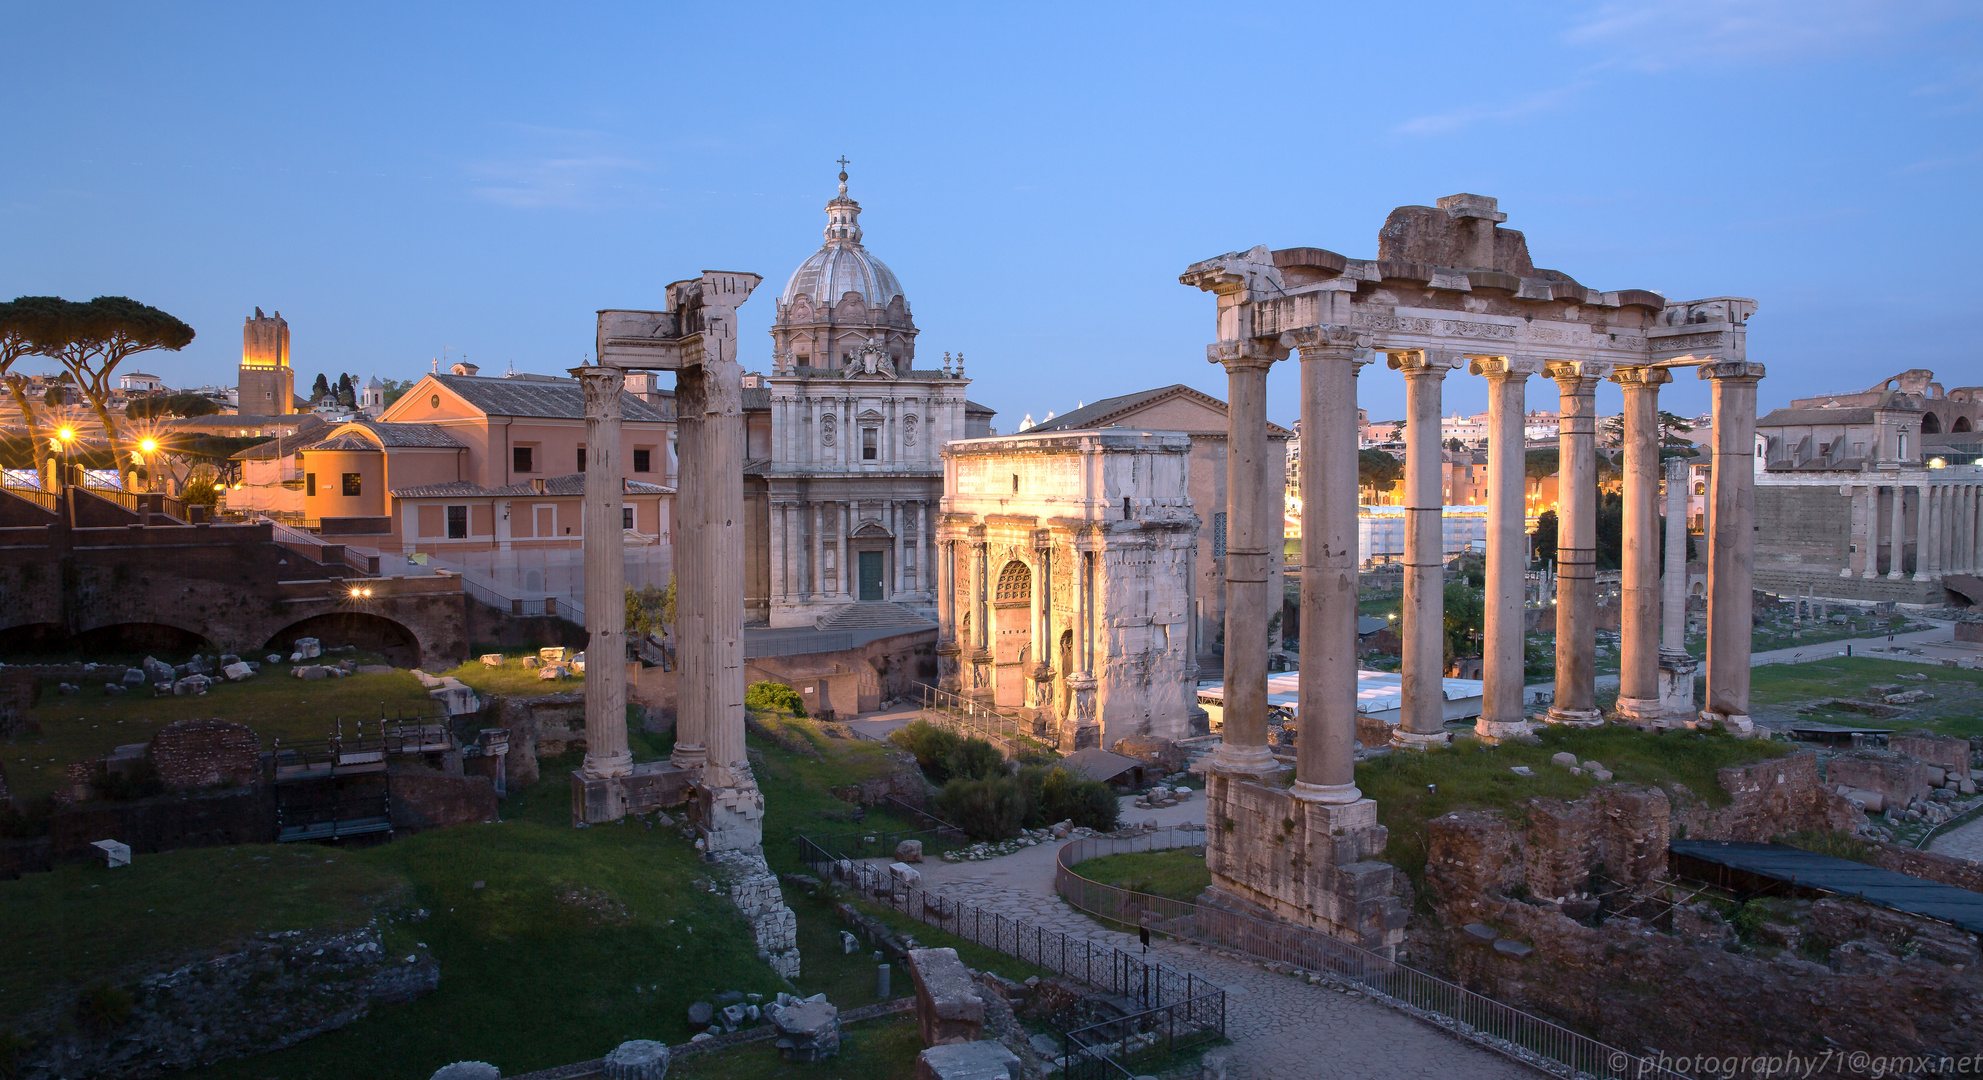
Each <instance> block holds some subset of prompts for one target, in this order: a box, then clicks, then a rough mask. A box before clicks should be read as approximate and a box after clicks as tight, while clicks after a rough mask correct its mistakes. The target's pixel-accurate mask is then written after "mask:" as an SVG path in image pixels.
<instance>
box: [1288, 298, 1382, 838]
mask: <svg viewBox="0 0 1983 1080" xmlns="http://www.w3.org/2000/svg"><path fill="white" fill-rule="evenodd" d="M1297 344H1298V345H1299V347H1300V349H1301V433H1302V446H1301V461H1300V463H1299V465H1298V468H1299V477H1298V483H1299V484H1300V490H1301V514H1302V526H1301V628H1300V629H1301V690H1300V701H1299V705H1298V708H1299V710H1300V716H1299V726H1298V730H1299V738H1298V739H1297V741H1296V751H1295V752H1296V761H1295V783H1294V789H1293V792H1292V794H1293V795H1294V797H1295V798H1297V799H1301V800H1304V801H1306V802H1316V803H1331V804H1341V803H1352V802H1355V801H1357V800H1358V799H1360V798H1362V797H1363V793H1362V792H1360V791H1358V790H1357V786H1356V575H1357V566H1356V554H1357V550H1356V524H1357V456H1356V397H1357V369H1358V368H1359V367H1361V366H1362V365H1363V364H1365V363H1368V362H1369V361H1368V360H1367V359H1361V358H1359V354H1358V351H1357V349H1356V339H1355V337H1354V336H1353V335H1352V334H1350V333H1349V332H1348V330H1347V328H1341V327H1324V328H1321V329H1319V330H1318V331H1316V332H1313V333H1308V334H1302V335H1300V336H1299V339H1298V340H1297Z"/></svg>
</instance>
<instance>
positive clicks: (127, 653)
mask: <svg viewBox="0 0 1983 1080" xmlns="http://www.w3.org/2000/svg"><path fill="white" fill-rule="evenodd" d="M213 651H214V647H213V643H212V642H210V641H208V640H207V639H206V638H204V637H202V636H200V635H199V634H196V633H194V632H193V631H191V630H187V629H184V628H182V627H177V626H169V625H167V624H164V623H112V624H111V625H109V626H98V627H94V628H92V629H89V630H85V631H83V632H82V633H80V634H71V633H69V630H68V628H67V627H65V626H62V625H60V624H58V623H28V624H26V625H23V626H10V627H8V628H7V629H5V630H0V656H5V657H6V658H7V659H8V660H10V661H12V662H15V663H21V662H23V661H26V662H33V661H34V660H36V659H46V660H49V661H58V662H59V661H64V660H69V659H82V660H95V661H113V662H114V661H118V660H124V661H129V662H131V663H133V664H135V663H136V662H137V661H138V660H140V659H143V658H144V657H145V656H146V655H152V654H155V655H157V656H158V657H159V659H161V660H171V661H172V662H175V663H183V662H184V661H185V660H186V659H187V658H188V657H190V656H192V655H193V654H194V653H199V652H203V653H208V654H211V653H212V652H213Z"/></svg>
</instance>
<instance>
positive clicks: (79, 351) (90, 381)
mask: <svg viewBox="0 0 1983 1080" xmlns="http://www.w3.org/2000/svg"><path fill="white" fill-rule="evenodd" d="M9 307H10V309H11V311H12V312H13V313H14V314H13V316H12V317H13V318H15V319H17V320H19V325H20V326H21V327H22V328H23V332H24V333H25V334H26V335H27V338H28V342H29V346H30V351H31V352H32V353H33V354H34V355H37V356H46V357H49V358H50V359H53V360H55V361H57V362H58V363H60V364H61V365H62V367H63V368H64V369H66V370H67V371H68V373H69V375H70V377H71V378H73V379H75V382H76V388H77V389H79V390H81V391H82V394H83V397H84V398H86V399H87V400H88V401H89V403H90V407H91V408H92V409H94V410H95V412H96V418H97V420H98V422H100V423H101V424H102V425H103V432H104V435H105V437H106V438H107V439H108V440H109V442H110V451H111V456H112V458H113V459H114V460H116V461H117V462H118V464H119V467H122V465H123V463H124V461H125V459H126V455H125V453H124V451H123V445H122V440H121V439H120V438H119V436H118V433H117V423H116V420H115V418H114V417H112V416H111V414H110V392H111V379H112V378H114V377H115V373H116V371H117V366H118V365H119V364H121V363H123V362H124V361H125V360H126V359H127V358H129V357H131V356H134V355H136V354H138V353H142V352H150V351H152V350H154V349H171V350H175V351H176V350H179V349H183V348H185V347H186V346H187V345H189V344H191V343H192V341H193V328H192V327H190V326H188V325H186V324H185V323H184V322H182V321H180V320H179V319H178V318H176V317H175V316H173V315H171V314H168V313H167V312H164V311H160V310H159V309H157V308H155V307H152V306H151V305H149V304H141V303H139V302H138V301H136V300H132V299H130V298H129V297H124V296H99V297H97V298H96V299H94V300H91V301H88V302H87V303H82V302H78V301H74V300H64V299H62V298H61V297H59V296H23V297H17V298H16V299H15V300H14V302H13V304H12V305H9Z"/></svg>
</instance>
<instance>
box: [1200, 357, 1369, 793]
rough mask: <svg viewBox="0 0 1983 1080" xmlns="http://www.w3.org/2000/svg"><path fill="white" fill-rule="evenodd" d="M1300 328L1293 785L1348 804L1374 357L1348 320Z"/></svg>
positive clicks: (1351, 785)
mask: <svg viewBox="0 0 1983 1080" xmlns="http://www.w3.org/2000/svg"><path fill="white" fill-rule="evenodd" d="M1331 331H1333V332H1331ZM1303 336H1304V337H1305V338H1306V340H1301V341H1299V342H1298V344H1299V345H1300V348H1301V431H1302V446H1301V461H1300V463H1299V465H1298V468H1299V483H1300V490H1301V512H1302V529H1301V627H1300V630H1301V690H1300V700H1299V703H1298V708H1299V710H1300V715H1299V725H1298V736H1297V739H1296V743H1295V747H1296V749H1295V754H1296V761H1295V783H1294V788H1293V790H1292V792H1291V794H1293V796H1294V797H1295V798H1297V799H1300V800H1302V801H1304V802H1314V803H1325V804H1346V803H1353V802H1356V801H1357V800H1358V799H1361V798H1362V797H1363V793H1362V792H1361V791H1359V790H1357V786H1356V667H1357V665H1356V659H1357V658H1356V585H1357V565H1356V563H1357V560H1356V554H1357V551H1356V525H1357V458H1356V398H1357V369H1358V368H1359V367H1360V366H1361V365H1362V364H1364V363H1367V362H1368V360H1367V359H1360V358H1359V353H1358V351H1357V349H1356V347H1355V344H1356V342H1355V338H1354V336H1353V335H1351V334H1349V333H1348V332H1347V329H1346V328H1335V327H1328V328H1322V329H1321V330H1319V331H1318V332H1316V333H1313V334H1308V335H1303ZM1188 574H1189V569H1188V567H1187V575H1188Z"/></svg>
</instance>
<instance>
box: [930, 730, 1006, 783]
mask: <svg viewBox="0 0 1983 1080" xmlns="http://www.w3.org/2000/svg"><path fill="white" fill-rule="evenodd" d="M944 764H945V766H946V768H948V770H949V772H950V775H951V776H956V777H962V778H964V779H966V780H988V779H990V778H991V777H994V776H1003V775H1005V771H1006V770H1005V755H1004V754H1003V753H1002V752H1000V751H999V748H998V747H996V746H993V745H992V744H991V743H988V742H986V741H985V740H983V739H977V738H970V739H965V740H963V741H962V742H960V743H958V744H957V748H956V749H954V750H952V751H951V752H950V754H949V755H948V756H947V757H945V758H944Z"/></svg>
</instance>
